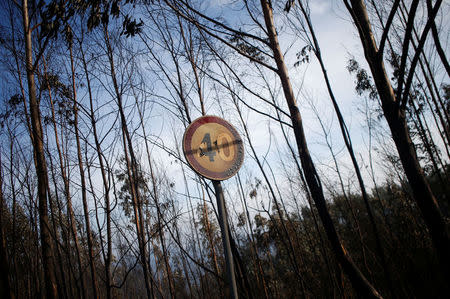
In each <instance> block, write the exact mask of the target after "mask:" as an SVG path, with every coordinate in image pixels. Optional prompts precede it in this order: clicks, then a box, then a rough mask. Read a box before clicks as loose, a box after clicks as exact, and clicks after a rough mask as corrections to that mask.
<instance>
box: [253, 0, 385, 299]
mask: <svg viewBox="0 0 450 299" xmlns="http://www.w3.org/2000/svg"><path fill="white" fill-rule="evenodd" d="M261 6H262V9H263V13H264V20H265V24H266V27H267V33H268V37H269V40H270V44H271V49H272V51H273V54H274V59H275V62H276V65H277V73H278V75H279V77H280V80H281V84H282V87H283V92H284V96H285V98H286V101H287V104H288V107H289V111H290V114H291V121H292V126H293V129H294V134H295V138H296V141H297V146H298V152H299V154H300V160H301V162H302V167H303V170H304V172H305V179H306V182H307V184H308V187H309V189H310V190H311V195H312V197H313V200H314V202H315V204H316V207H317V210H318V211H319V215H320V218H321V219H322V223H323V225H324V228H325V231H326V233H327V236H328V239H329V240H330V243H331V246H332V248H333V251H334V253H335V255H336V258H337V259H338V261H339V263H340V264H341V266H342V268H343V269H344V271H345V273H346V274H347V275H348V277H349V279H350V281H351V282H352V284H353V286H354V288H355V289H356V290H357V291H358V292H359V293H360V294H361V295H363V296H366V297H370V298H380V297H381V296H380V294H379V293H378V292H377V290H375V288H374V287H373V286H372V285H371V284H370V283H369V282H368V281H367V279H366V277H365V276H364V275H363V273H362V272H361V271H360V270H359V269H358V267H357V266H356V265H355V263H354V262H353V261H352V259H351V258H350V256H349V254H348V253H347V251H346V249H345V248H344V246H343V244H342V243H341V241H340V239H339V236H338V234H337V231H336V229H335V227H334V225H333V222H332V220H331V216H330V214H329V212H328V209H327V206H326V201H325V197H324V194H323V190H322V185H321V182H320V178H319V176H318V174H317V171H316V169H315V166H314V164H313V161H312V159H311V155H310V154H309V150H308V146H307V144H306V138H305V134H304V130H303V123H302V119H301V116H300V111H299V109H298V106H297V102H296V99H295V96H294V91H293V89H292V86H291V83H290V79H289V75H288V71H287V68H286V65H285V63H284V57H283V54H282V52H281V49H280V45H279V43H278V37H277V33H276V31H275V25H274V21H273V12H272V8H271V5H270V3H269V1H267V0H261Z"/></svg>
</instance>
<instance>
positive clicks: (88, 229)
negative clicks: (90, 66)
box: [69, 42, 99, 298]
mask: <svg viewBox="0 0 450 299" xmlns="http://www.w3.org/2000/svg"><path fill="white" fill-rule="evenodd" d="M72 45H73V44H72V42H71V43H70V45H69V52H70V66H71V73H72V93H73V114H74V128H75V139H76V144H77V157H78V169H79V171H80V181H81V199H82V201H83V212H84V221H85V225H86V236H87V245H88V255H89V267H90V270H91V279H92V281H91V283H92V292H93V296H94V298H98V297H99V296H98V283H97V274H96V271H95V264H94V251H93V245H92V232H91V222H90V219H89V208H88V204H87V194H86V179H85V177H84V167H83V158H82V154H81V143H80V133H79V129H78V103H77V90H76V85H75V66H74V60H73V52H72Z"/></svg>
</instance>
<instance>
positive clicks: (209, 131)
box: [183, 116, 244, 181]
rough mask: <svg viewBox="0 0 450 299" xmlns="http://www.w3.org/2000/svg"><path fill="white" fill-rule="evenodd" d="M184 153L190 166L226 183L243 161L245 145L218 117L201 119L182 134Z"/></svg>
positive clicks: (236, 133)
mask: <svg viewBox="0 0 450 299" xmlns="http://www.w3.org/2000/svg"><path fill="white" fill-rule="evenodd" d="M183 152H184V155H185V157H186V160H187V161H188V163H189V165H191V167H192V168H193V169H194V170H195V171H196V172H197V173H199V174H200V175H202V176H204V177H206V178H208V179H211V180H217V181H221V180H226V179H228V178H230V177H232V176H233V175H235V174H236V172H238V170H239V168H240V167H241V165H242V162H243V161H244V146H243V144H242V139H241V137H240V136H239V133H238V132H237V131H236V129H235V128H234V127H233V126H232V125H231V124H230V123H228V122H227V121H226V120H224V119H222V118H220V117H217V116H203V117H200V118H197V119H196V120H195V121H193V122H192V123H191V124H190V125H189V126H188V127H187V129H186V132H184V136H183Z"/></svg>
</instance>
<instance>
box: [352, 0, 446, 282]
mask: <svg viewBox="0 0 450 299" xmlns="http://www.w3.org/2000/svg"><path fill="white" fill-rule="evenodd" d="M427 2H429V3H428V5H427V20H426V23H425V25H424V26H423V30H422V32H421V34H420V38H419V40H418V44H417V48H416V49H414V51H410V45H411V42H412V35H413V28H414V23H415V22H416V18H417V17H418V13H417V11H418V6H419V4H420V1H417V0H413V1H411V4H410V7H409V11H408V17H407V24H406V28H405V31H404V33H403V36H402V41H403V42H402V52H401V55H400V58H399V59H400V63H399V68H398V74H397V78H398V79H397V80H396V81H397V82H396V83H397V84H396V86H395V89H394V84H393V82H392V81H391V79H390V77H389V75H388V71H387V68H386V65H385V59H386V58H385V55H384V54H385V51H386V50H385V48H386V44H387V42H388V38H389V34H390V29H391V28H392V27H393V26H394V24H395V19H396V17H397V16H398V10H399V6H400V0H398V1H394V2H393V5H392V8H391V10H390V12H389V14H388V17H387V19H386V21H385V22H384V24H383V30H382V32H381V37H380V39H379V41H377V40H376V37H375V32H374V31H373V29H372V27H373V25H372V21H371V20H370V18H369V14H368V11H367V6H366V4H365V2H364V1H359V0H352V1H347V0H344V4H345V6H346V7H347V10H348V12H349V13H350V16H351V17H352V19H353V21H354V24H355V26H356V28H357V30H358V34H359V36H360V39H361V44H362V46H363V49H364V55H365V58H366V61H367V63H368V64H369V68H370V70H371V73H372V76H373V80H374V84H375V87H376V90H377V92H378V96H379V99H380V101H381V107H382V109H383V114H384V117H385V118H386V121H387V123H388V125H389V128H390V131H391V134H392V138H393V140H394V142H395V145H396V147H397V151H398V154H399V157H400V160H401V163H402V166H403V169H404V172H405V174H406V177H407V178H408V181H409V185H410V187H411V189H412V192H413V195H414V199H415V200H416V202H417V205H418V207H419V208H420V210H421V212H422V215H423V218H424V220H425V222H426V224H427V226H428V229H429V231H430V235H431V238H432V240H433V244H434V246H435V248H436V251H437V253H438V256H439V258H440V260H441V263H442V268H443V271H444V273H448V269H450V266H449V265H450V259H449V255H448V252H449V251H450V235H449V228H448V220H447V219H446V217H445V216H444V215H443V214H442V212H441V210H440V208H439V205H438V202H437V201H436V197H435V195H434V194H433V192H432V190H431V188H430V185H429V183H428V182H427V179H426V177H425V174H424V171H423V169H422V166H421V165H420V163H419V159H418V157H417V151H416V148H415V145H414V143H413V142H412V140H411V135H410V130H409V128H408V125H407V118H406V108H407V106H408V103H409V102H410V96H411V95H410V93H411V88H412V84H413V81H414V74H415V71H416V67H417V64H418V62H419V58H420V55H421V53H422V51H423V47H424V45H425V42H426V40H427V36H428V34H429V32H430V30H431V27H433V24H434V23H435V19H436V16H437V14H438V12H439V9H440V7H441V4H442V1H440V0H438V1H436V2H435V3H434V5H432V3H431V1H427ZM408 61H410V63H409V65H407V63H408Z"/></svg>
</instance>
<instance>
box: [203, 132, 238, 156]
mask: <svg viewBox="0 0 450 299" xmlns="http://www.w3.org/2000/svg"><path fill="white" fill-rule="evenodd" d="M201 143H202V144H203V143H204V144H205V145H206V151H205V150H204V149H202V148H200V157H201V156H208V157H209V161H210V162H214V157H215V156H216V151H217V153H218V154H219V157H220V158H221V159H222V160H223V161H231V160H233V156H234V147H233V146H232V144H233V140H232V139H231V137H230V135H228V134H227V133H220V134H219V136H217V140H216V141H214V148H213V146H212V143H211V135H210V134H209V133H205V135H204V136H203V139H202V142H201Z"/></svg>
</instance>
